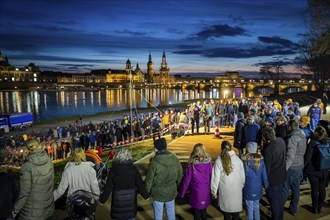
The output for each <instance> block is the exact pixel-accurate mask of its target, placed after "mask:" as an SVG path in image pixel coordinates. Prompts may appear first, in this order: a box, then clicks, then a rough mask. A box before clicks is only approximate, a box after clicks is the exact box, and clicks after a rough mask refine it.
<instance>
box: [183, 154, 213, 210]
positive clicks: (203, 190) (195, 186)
mask: <svg viewBox="0 0 330 220" xmlns="http://www.w3.org/2000/svg"><path fill="white" fill-rule="evenodd" d="M211 175H212V162H211V159H210V158H209V157H207V158H206V159H205V160H204V161H202V162H199V161H198V160H194V161H193V162H192V163H189V164H188V167H187V169H186V172H185V175H184V179H183V181H182V185H181V189H180V192H179V196H180V197H181V198H183V197H184V195H185V193H186V192H187V190H188V189H190V200H189V204H190V205H191V207H193V208H195V209H205V208H207V207H208V206H209V205H210V200H211V191H210V183H211Z"/></svg>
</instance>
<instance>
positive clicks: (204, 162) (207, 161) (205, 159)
mask: <svg viewBox="0 0 330 220" xmlns="http://www.w3.org/2000/svg"><path fill="white" fill-rule="evenodd" d="M210 161H211V158H210V157H205V158H204V160H203V161H199V160H197V159H194V160H193V161H192V164H194V165H196V164H206V163H209V162H210Z"/></svg>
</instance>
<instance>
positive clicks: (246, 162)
mask: <svg viewBox="0 0 330 220" xmlns="http://www.w3.org/2000/svg"><path fill="white" fill-rule="evenodd" d="M242 160H243V163H244V167H247V166H249V160H253V162H254V170H255V171H256V172H258V170H259V168H260V160H261V155H260V154H259V153H246V154H244V155H243V157H242Z"/></svg>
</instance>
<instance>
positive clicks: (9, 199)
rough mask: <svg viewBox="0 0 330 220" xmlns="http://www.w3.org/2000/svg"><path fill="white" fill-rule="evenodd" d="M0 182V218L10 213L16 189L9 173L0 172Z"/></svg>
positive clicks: (8, 215) (4, 217) (7, 216)
mask: <svg viewBox="0 0 330 220" xmlns="http://www.w3.org/2000/svg"><path fill="white" fill-rule="evenodd" d="M0 183H1V187H0V219H6V218H9V217H11V215H12V208H13V206H14V203H15V200H16V196H17V195H16V194H17V191H16V187H15V181H14V178H13V176H12V175H11V174H8V173H0Z"/></svg>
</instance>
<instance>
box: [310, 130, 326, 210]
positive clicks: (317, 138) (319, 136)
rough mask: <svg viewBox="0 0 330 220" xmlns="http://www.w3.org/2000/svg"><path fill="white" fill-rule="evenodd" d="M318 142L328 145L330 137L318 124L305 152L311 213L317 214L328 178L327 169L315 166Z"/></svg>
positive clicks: (323, 197) (322, 202)
mask: <svg viewBox="0 0 330 220" xmlns="http://www.w3.org/2000/svg"><path fill="white" fill-rule="evenodd" d="M320 143H328V146H330V139H329V138H328V136H327V133H326V130H325V129H324V128H323V127H321V126H318V127H316V128H315V131H314V134H313V136H312V138H311V141H310V143H309V144H308V147H307V151H306V154H305V167H306V173H307V176H308V180H309V182H310V184H311V197H312V206H313V213H314V214H319V213H321V212H322V207H323V205H324V200H325V197H326V190H325V188H326V185H327V179H328V178H329V171H328V170H320V169H318V166H317V161H318V158H317V151H318V150H317V149H316V147H317V145H318V144H320Z"/></svg>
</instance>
